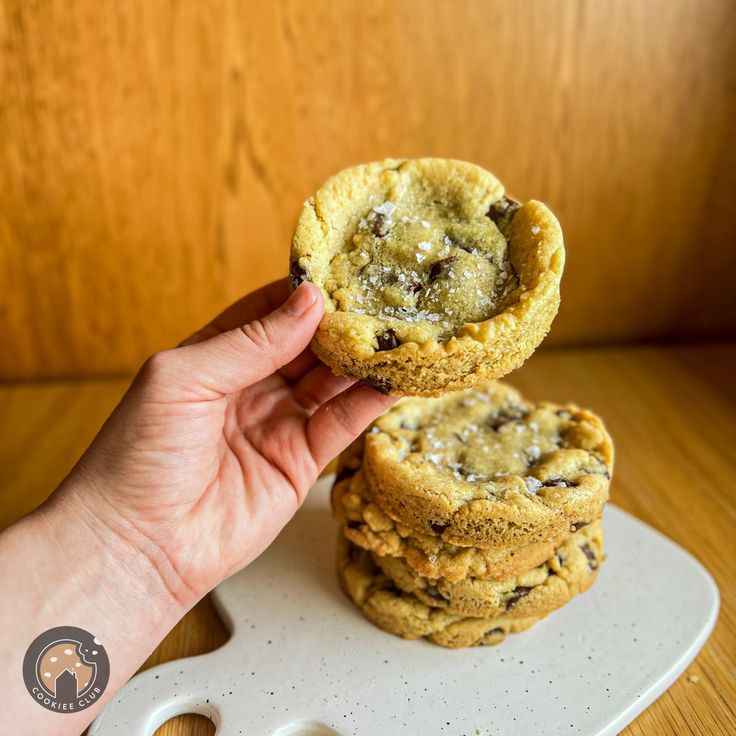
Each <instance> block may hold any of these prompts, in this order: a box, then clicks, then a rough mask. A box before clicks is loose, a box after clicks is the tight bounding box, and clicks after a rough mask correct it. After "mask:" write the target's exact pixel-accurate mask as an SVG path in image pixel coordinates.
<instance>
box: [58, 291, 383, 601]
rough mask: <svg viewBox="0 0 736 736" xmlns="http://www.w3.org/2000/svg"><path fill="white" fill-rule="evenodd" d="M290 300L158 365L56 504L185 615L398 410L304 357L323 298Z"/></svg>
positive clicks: (260, 297) (218, 326)
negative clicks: (324, 472) (146, 570)
mask: <svg viewBox="0 0 736 736" xmlns="http://www.w3.org/2000/svg"><path fill="white" fill-rule="evenodd" d="M287 296H288V286H287V282H286V280H283V281H278V282H275V283H272V284H270V285H268V286H266V287H264V288H262V289H260V290H258V291H256V292H254V293H252V294H250V295H248V296H246V297H244V298H243V299H241V300H240V301H239V302H237V303H236V304H234V305H233V306H231V307H230V308H229V309H227V310H226V311H225V312H223V313H222V314H221V315H220V316H219V317H217V318H216V319H215V320H213V321H212V322H211V323H210V324H209V325H207V326H206V327H205V328H203V329H202V330H200V331H199V332H197V333H196V334H195V335H193V336H192V337H191V338H189V340H187V341H186V342H185V343H183V345H182V346H180V347H178V348H175V349H173V350H169V351H165V352H162V353H158V354H156V355H154V356H153V358H151V359H150V360H149V361H148V362H147V363H146V364H145V365H144V366H143V368H142V369H141V371H140V372H139V374H138V376H137V377H136V379H135V381H134V382H133V384H132V385H131V387H130V389H129V391H128V392H127V394H126V395H125V397H124V398H123V400H122V401H121V403H120V404H119V406H118V407H117V408H116V409H115V411H114V412H113V414H112V415H111V417H110V418H109V419H108V421H107V422H106V424H105V425H104V427H103V429H102V430H101V432H100V434H99V435H98V437H97V438H96V439H95V440H94V442H93V444H92V445H91V446H90V448H89V450H88V451H87V452H86V453H85V455H84V456H83V457H82V459H81V460H80V462H79V464H78V465H77V467H76V468H75V470H74V471H73V473H72V475H71V476H70V478H69V479H67V481H66V482H65V484H64V485H63V487H62V488H61V493H60V497H59V498H58V499H57V500H56V501H57V503H64V502H65V501H72V502H73V503H71V504H70V505H71V507H73V508H75V509H78V508H80V507H83V508H85V509H86V510H87V512H88V518H89V519H90V520H92V519H94V520H95V521H94V524H101V525H102V527H103V528H104V534H103V536H104V535H106V534H108V533H112V534H113V535H115V536H117V537H119V538H121V539H123V540H125V542H126V544H129V545H132V546H133V547H135V548H137V549H139V550H140V551H141V552H143V553H144V555H145V556H146V557H147V558H148V559H149V560H150V561H151V562H152V563H153V565H154V566H155V568H156V570H157V571H158V573H159V574H160V575H161V577H162V579H163V581H164V583H165V585H166V586H167V587H168V589H169V590H170V591H171V592H172V593H173V594H174V596H175V597H176V598H177V599H179V600H180V601H181V602H182V603H184V604H185V605H187V606H188V605H191V603H192V602H194V601H196V600H197V599H198V598H200V597H201V596H202V595H204V593H206V592H207V591H208V590H210V589H211V588H212V587H214V586H215V585H216V584H217V583H218V582H220V581H221V580H222V579H223V578H225V577H227V576H229V575H231V574H233V573H234V572H236V571H237V570H239V569H241V568H242V567H244V566H245V565H247V564H248V563H249V562H250V561H251V560H253V559H254V558H255V557H256V556H257V555H258V554H260V553H261V552H262V551H263V550H264V549H265V548H266V547H267V546H268V545H269V544H270V543H271V541H273V539H274V538H275V536H276V535H277V534H278V532H279V531H280V530H281V529H282V527H283V526H284V525H285V524H286V522H287V521H288V520H289V519H290V518H291V516H292V515H293V514H294V512H295V511H296V510H297V509H298V507H299V506H300V504H301V503H302V501H303V500H304V497H305V494H306V492H307V490H308V489H309V488H310V486H311V485H312V484H313V483H314V481H315V479H316V478H317V475H318V473H319V471H320V470H321V469H322V468H323V467H324V466H325V465H326V464H327V463H328V462H329V461H330V460H331V459H332V458H333V457H334V456H335V455H337V454H338V453H339V452H340V451H341V450H342V449H343V448H344V447H346V446H347V445H348V444H349V443H350V442H351V441H352V440H353V439H354V438H355V437H356V436H357V435H358V434H359V433H360V432H361V431H362V430H363V429H364V428H365V426H366V425H367V424H368V423H369V422H370V421H372V420H373V419H374V418H375V417H376V416H378V415H379V414H380V413H381V412H383V411H384V410H385V409H387V408H388V407H389V406H390V405H391V404H392V403H393V402H394V401H395V399H393V398H391V397H388V396H383V395H381V394H380V393H378V392H377V391H375V390H374V389H372V388H369V387H366V386H362V385H359V384H356V385H352V382H351V381H349V380H347V379H344V378H339V377H336V376H334V375H333V374H332V373H331V372H330V370H329V368H327V367H326V366H325V365H323V364H322V363H320V362H318V361H317V359H316V358H315V357H314V355H313V354H312V353H311V351H310V350H309V341H310V339H311V337H312V335H313V333H314V331H315V329H316V328H317V325H318V324H319V321H320V318H321V316H322V313H323V303H322V295H321V292H320V291H319V289H317V288H316V287H315V286H313V285H312V284H310V283H303V284H302V285H301V286H300V287H299V289H297V290H296V291H295V292H294V293H293V294H292V295H291V296H290V297H289V298H288V301H286V302H285V303H284V304H282V302H283V301H284V300H285V299H286V298H287ZM278 305H281V306H278ZM277 307H278V308H277ZM273 310H275V311H273Z"/></svg>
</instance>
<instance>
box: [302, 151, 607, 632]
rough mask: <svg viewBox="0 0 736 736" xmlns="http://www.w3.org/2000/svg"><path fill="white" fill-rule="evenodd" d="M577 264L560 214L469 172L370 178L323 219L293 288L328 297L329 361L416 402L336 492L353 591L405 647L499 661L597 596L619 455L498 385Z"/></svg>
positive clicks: (396, 165) (442, 162)
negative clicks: (576, 600) (416, 643)
mask: <svg viewBox="0 0 736 736" xmlns="http://www.w3.org/2000/svg"><path fill="white" fill-rule="evenodd" d="M564 262H565V250H564V244H563V239H562V231H561V229H560V225H559V223H558V222H557V219H556V218H555V216H554V214H553V213H552V212H551V211H550V210H549V209H548V208H547V207H546V206H545V205H544V204H542V203H541V202H537V201H535V200H530V201H528V202H526V203H523V204H522V203H519V202H515V201H514V200H512V199H510V198H509V197H507V196H506V194H505V191H504V187H503V185H502V184H501V183H500V182H499V181H498V179H496V177H494V176H493V175H492V174H491V173H489V172H488V171H485V170H484V169H482V168H480V167H479V166H476V165H474V164H470V163H467V162H464V161H453V160H448V159H437V158H427V159H415V160H406V161H401V160H386V161H379V162H375V163H371V164H366V165H363V166H357V167H354V168H351V169H346V170H345V171H342V172H340V173H338V174H337V175H335V176H333V177H331V178H330V179H329V180H328V181H327V182H325V184H324V185H323V186H322V187H321V188H320V189H319V190H318V191H317V192H316V194H315V195H314V196H313V197H310V198H309V199H308V200H307V201H306V202H305V204H304V209H303V211H302V214H301V216H300V218H299V221H298V223H297V226H296V230H295V233H294V238H293V240H292V247H291V265H290V275H291V281H292V286H293V288H296V287H297V286H298V285H299V283H301V282H302V281H305V280H306V281H311V282H312V283H314V284H315V285H316V286H318V287H319V288H320V290H321V291H322V295H323V298H324V305H325V314H324V318H323V319H322V322H321V324H320V326H319V328H318V330H317V331H316V333H315V336H314V339H313V340H312V349H313V350H314V352H315V353H316V355H317V356H318V357H319V358H321V359H322V360H323V361H324V362H325V363H327V365H329V366H330V367H331V368H332V370H333V371H334V372H335V373H336V374H338V375H342V376H346V377H348V378H351V379H354V380H357V381H360V382H361V383H363V384H366V385H368V386H372V387H373V388H376V389H378V390H379V391H382V392H383V393H387V394H392V395H395V396H402V397H412V398H404V399H403V400H402V401H401V402H399V403H398V404H397V405H396V406H395V407H394V408H393V409H391V410H389V411H388V412H387V413H386V414H385V415H384V416H382V417H381V418H379V419H378V420H377V421H376V422H374V424H373V425H372V426H371V427H370V428H369V430H368V431H367V432H366V433H365V434H364V436H363V437H361V438H360V439H359V441H357V442H356V443H355V444H354V445H353V446H352V447H350V448H349V449H348V450H347V451H346V452H345V453H344V454H343V456H342V457H341V459H340V470H339V473H338V476H337V480H336V482H335V486H334V490H333V494H332V505H333V510H334V515H335V518H336V519H337V520H338V521H339V522H340V524H341V525H342V526H341V531H340V541H339V545H338V573H339V577H340V582H341V584H342V586H343V588H344V590H345V592H346V593H347V594H348V595H349V596H350V598H352V599H353V601H355V603H356V604H357V605H358V606H359V607H360V608H361V609H362V610H363V612H364V613H365V615H366V616H367V617H368V618H369V619H370V620H371V621H373V622H374V623H376V624H377V625H379V626H381V627H382V628H384V629H386V630H387V631H390V632H392V633H395V634H398V635H400V636H403V637H406V638H419V637H427V638H428V639H429V640H430V641H432V642H434V643H436V644H441V645H443V646H448V647H462V646H470V645H474V644H494V643H497V642H499V641H501V640H502V639H503V638H504V636H505V635H506V634H507V633H509V632H515V631H522V630H524V629H527V628H529V626H531V625H533V624H534V623H535V622H537V621H538V620H539V619H540V618H543V617H544V616H546V615H547V614H548V613H550V612H551V611H554V610H555V609H557V608H560V607H561V606H563V605H565V604H566V603H567V602H568V601H569V600H570V599H571V598H572V597H573V596H575V595H576V594H577V593H580V592H582V591H584V590H586V589H587V588H588V587H589V586H590V585H591V584H592V583H593V581H594V580H595V577H596V573H597V570H598V567H599V565H600V563H601V560H602V558H603V552H602V543H603V540H602V532H601V527H600V522H599V519H600V516H601V513H602V510H603V506H604V504H605V502H606V499H607V498H608V485H609V480H610V473H611V463H612V454H613V451H612V447H611V441H610V438H609V436H608V434H607V433H606V431H605V429H604V427H603V424H602V423H601V421H600V420H599V419H598V417H596V416H595V415H594V414H592V413H591V412H589V411H585V410H582V409H579V408H577V407H575V406H556V405H554V404H549V403H541V404H534V403H532V402H530V401H527V400H525V399H524V398H522V396H521V395H520V394H519V393H518V392H517V391H515V390H514V389H513V388H511V387H509V386H507V385H504V384H501V383H498V382H497V381H496V380H495V379H499V378H501V377H503V376H505V375H506V374H508V373H510V372H511V371H512V370H514V369H515V368H517V367H518V366H520V365H521V364H522V363H523V362H524V360H526V359H527V358H528V357H529V356H530V355H531V354H532V353H533V352H534V350H535V349H536V348H537V346H538V345H539V344H540V343H541V341H542V340H543V338H544V336H545V335H546V333H547V331H548V330H549V327H550V325H551V323H552V320H553V319H554V316H555V314H556V313H557V309H558V306H559V302H560V279H561V276H562V270H563V266H564ZM416 397H432V398H416Z"/></svg>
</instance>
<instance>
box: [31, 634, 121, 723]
mask: <svg viewBox="0 0 736 736" xmlns="http://www.w3.org/2000/svg"><path fill="white" fill-rule="evenodd" d="M109 678H110V662H109V660H108V658H107V652H105V648H104V647H103V646H102V644H101V643H100V642H99V641H98V640H97V639H96V638H95V637H94V636H92V634H90V633H89V632H88V631H85V630H84V629H78V628H76V627H75V626H58V627H56V628H55V629H49V630H48V631H44V632H43V634H41V635H40V636H37V637H36V638H35V639H34V640H33V642H32V643H31V646H29V647H28V650H27V651H26V656H25V657H24V659H23V680H24V682H25V684H26V688H27V689H28V692H29V693H30V694H31V697H32V698H33V699H34V700H35V701H36V702H37V703H39V704H40V705H42V706H43V707H44V708H48V710H53V711H57V712H59V713H76V712H77V711H80V710H84V709H85V708H89V706H90V705H94V704H95V703H96V702H97V700H98V699H99V697H100V696H101V695H102V693H103V692H104V691H105V687H107V681H108V679H109Z"/></svg>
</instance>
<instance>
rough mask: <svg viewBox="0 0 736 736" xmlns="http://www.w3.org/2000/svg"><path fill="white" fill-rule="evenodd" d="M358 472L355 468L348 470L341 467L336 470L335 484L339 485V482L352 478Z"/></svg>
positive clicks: (345, 467)
mask: <svg viewBox="0 0 736 736" xmlns="http://www.w3.org/2000/svg"><path fill="white" fill-rule="evenodd" d="M357 472H358V469H357V468H348V467H347V466H345V465H343V466H341V467H340V468H338V469H337V475H336V476H335V483H339V482H340V481H341V480H346V479H347V478H352V477H353V476H354V475H355V474H356V473H357Z"/></svg>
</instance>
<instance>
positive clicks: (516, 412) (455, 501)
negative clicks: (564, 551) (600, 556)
mask: <svg viewBox="0 0 736 736" xmlns="http://www.w3.org/2000/svg"><path fill="white" fill-rule="evenodd" d="M364 453H365V454H364V458H363V471H364V473H365V477H366V480H367V482H368V485H369V487H370V492H371V495H372V496H373V499H374V501H375V502H376V503H377V504H378V506H380V508H382V509H383V511H384V512H386V513H387V514H388V515H389V516H391V517H392V518H393V519H395V520H397V521H400V522H401V523H403V524H405V525H406V526H408V527H410V528H411V529H413V530H414V531H417V532H420V533H421V534H427V535H435V536H438V537H440V538H441V539H442V540H443V541H445V542H447V543H450V544H456V545H461V546H476V547H482V548H486V549H498V548H503V547H518V546H521V545H526V544H532V543H536V542H550V541H552V542H554V543H555V544H558V543H559V542H560V540H561V539H562V538H563V537H564V536H565V535H566V534H568V533H570V532H571V531H575V530H576V529H577V528H580V527H581V526H583V525H586V524H589V523H590V522H592V521H594V520H595V519H597V518H598V517H599V516H600V514H601V512H602V509H603V506H604V504H605V502H606V500H607V498H608V487H609V480H610V473H611V469H612V464H613V447H612V444H611V438H610V437H609V435H608V433H607V432H606V429H605V427H604V426H603V423H602V422H601V420H600V419H599V418H598V417H597V416H596V415H595V414H593V413H592V412H590V411H587V410H585V409H580V408H578V407H576V406H573V405H568V406H558V405H556V404H551V403H548V402H542V403H539V404H536V403H533V402H531V401H528V400H526V399H524V398H523V397H522V396H521V395H520V394H519V392H518V391H516V390H515V389H513V388H511V387H510V386H508V385H506V384H503V383H499V382H490V383H487V384H485V385H484V386H482V387H480V388H479V389H471V390H467V391H462V392H458V393H455V394H451V395H449V396H446V397H444V398H441V399H431V400H426V399H425V400H422V399H404V400H403V401H401V402H399V403H398V404H396V405H395V406H394V407H393V408H391V409H390V410H389V411H388V412H386V413H385V414H384V415H383V416H382V417H380V418H379V419H377V420H376V421H375V422H374V424H373V425H372V426H371V428H370V430H369V431H368V432H367V434H366V436H365V450H364Z"/></svg>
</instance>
